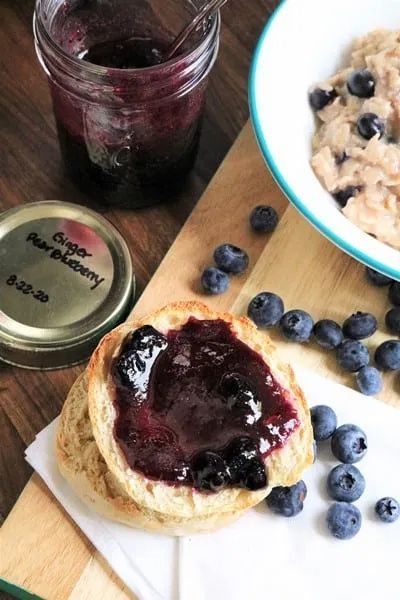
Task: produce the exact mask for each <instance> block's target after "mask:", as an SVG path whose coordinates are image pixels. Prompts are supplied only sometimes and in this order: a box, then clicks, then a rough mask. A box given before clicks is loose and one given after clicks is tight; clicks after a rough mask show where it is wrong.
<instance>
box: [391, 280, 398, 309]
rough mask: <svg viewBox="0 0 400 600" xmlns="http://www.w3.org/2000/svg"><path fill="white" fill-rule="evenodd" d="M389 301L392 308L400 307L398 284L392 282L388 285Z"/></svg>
mask: <svg viewBox="0 0 400 600" xmlns="http://www.w3.org/2000/svg"><path fill="white" fill-rule="evenodd" d="M389 300H390V302H391V303H392V304H393V305H394V306H400V282H398V281H392V283H391V284H390V287H389Z"/></svg>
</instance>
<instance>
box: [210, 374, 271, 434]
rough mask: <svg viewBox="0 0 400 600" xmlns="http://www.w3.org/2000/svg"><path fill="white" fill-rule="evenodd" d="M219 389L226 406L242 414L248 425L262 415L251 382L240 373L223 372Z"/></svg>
mask: <svg viewBox="0 0 400 600" xmlns="http://www.w3.org/2000/svg"><path fill="white" fill-rule="evenodd" d="M219 391H220V392H221V394H222V395H223V396H224V398H225V399H226V403H227V405H228V407H229V408H230V409H231V410H233V411H235V412H236V414H238V413H239V414H241V415H243V417H244V419H245V421H246V423H247V424H248V425H254V423H256V422H257V421H259V420H260V419H261V417H262V403H261V400H260V399H259V398H258V396H257V392H256V390H255V389H254V387H253V385H252V384H251V382H250V381H249V380H248V379H247V378H246V377H244V376H243V375H241V374H240V373H225V374H224V375H223V376H222V378H221V381H220V383H219Z"/></svg>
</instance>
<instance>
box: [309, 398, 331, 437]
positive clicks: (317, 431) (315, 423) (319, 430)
mask: <svg viewBox="0 0 400 600" xmlns="http://www.w3.org/2000/svg"><path fill="white" fill-rule="evenodd" d="M311 424H312V427H313V431H314V439H315V441H316V442H322V441H323V440H327V439H328V438H330V437H331V435H332V434H333V432H334V431H335V429H336V427H337V417H336V414H335V412H334V411H333V410H332V409H331V408H330V407H329V406H324V405H323V404H321V405H319V406H313V407H312V409H311Z"/></svg>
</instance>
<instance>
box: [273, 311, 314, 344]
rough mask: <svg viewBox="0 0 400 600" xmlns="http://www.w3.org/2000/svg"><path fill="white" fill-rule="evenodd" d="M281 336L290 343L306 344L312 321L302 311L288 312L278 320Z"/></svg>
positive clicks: (311, 329) (309, 316) (312, 324)
mask: <svg viewBox="0 0 400 600" xmlns="http://www.w3.org/2000/svg"><path fill="white" fill-rule="evenodd" d="M280 327H281V331H282V333H283V335H284V336H285V338H287V339H288V340H291V341H292V342H307V341H308V340H309V339H310V337H311V334H312V331H313V327H314V321H313V320H312V317H311V315H309V314H308V313H307V312H305V311H304V310H289V312H287V313H285V314H284V315H283V317H282V319H281V320H280Z"/></svg>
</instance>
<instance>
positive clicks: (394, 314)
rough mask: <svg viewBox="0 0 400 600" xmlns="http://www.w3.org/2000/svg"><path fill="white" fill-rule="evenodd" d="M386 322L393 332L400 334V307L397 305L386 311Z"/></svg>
mask: <svg viewBox="0 0 400 600" xmlns="http://www.w3.org/2000/svg"><path fill="white" fill-rule="evenodd" d="M385 323H386V327H387V328H388V329H389V331H390V332H391V333H395V334H396V335H400V307H398V306H396V308H392V309H391V310H389V312H388V313H386V317H385Z"/></svg>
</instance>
